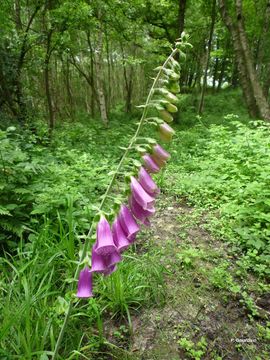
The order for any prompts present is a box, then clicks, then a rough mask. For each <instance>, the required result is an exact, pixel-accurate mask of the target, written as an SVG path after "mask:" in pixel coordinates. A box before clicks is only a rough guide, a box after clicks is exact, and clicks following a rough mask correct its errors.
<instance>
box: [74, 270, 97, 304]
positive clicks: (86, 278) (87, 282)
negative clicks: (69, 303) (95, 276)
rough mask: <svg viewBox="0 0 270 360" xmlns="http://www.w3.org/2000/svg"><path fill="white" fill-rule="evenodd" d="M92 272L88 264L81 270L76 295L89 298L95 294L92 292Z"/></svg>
mask: <svg viewBox="0 0 270 360" xmlns="http://www.w3.org/2000/svg"><path fill="white" fill-rule="evenodd" d="M92 287H93V284H92V273H91V272H90V269H89V267H88V266H86V267H85V268H84V269H83V270H81V272H80V275H79V282H78V291H77V294H76V296H77V297H79V298H89V297H92V296H93V293H92Z"/></svg>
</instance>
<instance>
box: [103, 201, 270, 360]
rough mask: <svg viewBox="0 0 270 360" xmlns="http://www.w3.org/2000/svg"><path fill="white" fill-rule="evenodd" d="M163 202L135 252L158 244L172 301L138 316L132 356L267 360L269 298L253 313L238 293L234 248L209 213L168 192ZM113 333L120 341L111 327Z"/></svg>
mask: <svg viewBox="0 0 270 360" xmlns="http://www.w3.org/2000/svg"><path fill="white" fill-rule="evenodd" d="M158 203H159V206H158V211H157V213H156V215H155V216H154V217H153V219H152V226H151V228H149V230H148V229H147V230H145V232H144V234H143V235H142V236H141V237H140V238H139V240H138V241H139V245H138V247H137V251H138V252H140V251H147V246H151V247H156V248H157V249H159V256H160V258H159V259H157V261H160V262H161V264H162V265H163V266H164V268H165V269H166V270H165V291H166V297H165V298H166V302H165V305H164V306H161V307H155V308H151V307H150V308H147V309H143V310H140V312H139V313H138V314H135V315H133V317H132V325H133V335H132V337H131V339H129V341H127V343H126V346H123V347H125V348H126V349H127V350H128V351H129V353H132V354H133V355H132V356H131V357H130V356H128V357H127V359H130V358H131V359H133V358H136V359H141V360H176V359H196V360H197V359H216V360H218V359H228V360H229V359H230V360H234V359H235V360H236V359H247V360H248V359H252V360H254V359H256V360H257V359H258V360H259V359H265V360H266V359H269V358H270V353H269V352H268V351H267V341H266V340H265V337H264V334H260V331H259V330H260V327H261V325H260V323H262V324H263V323H264V322H265V321H267V317H268V315H269V313H268V310H267V306H269V297H268V298H267V299H266V298H264V299H256V301H258V303H260V301H261V303H260V304H261V307H259V306H258V307H257V308H256V309H257V310H258V309H259V310H260V311H259V313H257V312H256V316H252V315H251V314H250V309H247V307H246V306H245V305H246V304H245V301H244V300H243V299H241V296H239V293H238V291H237V293H235V294H234V291H233V287H238V286H239V285H238V284H237V282H235V280H232V279H233V277H232V275H231V274H233V271H234V261H235V259H234V256H233V254H232V253H231V252H230V246H229V245H228V244H226V243H224V242H223V241H221V240H219V239H216V238H214V237H213V236H212V235H211V234H210V233H209V231H208V230H207V216H206V214H202V213H201V212H199V211H198V210H196V209H195V208H192V207H190V206H189V205H188V204H187V202H186V201H185V200H184V199H179V198H178V199H177V198H174V197H167V196H166V197H165V196H162V197H161V198H160V199H159V201H158ZM145 241H146V242H147V243H148V245H145ZM249 281H250V282H251V283H252V281H255V279H254V280H253V278H252V277H250V279H249ZM228 283H229V285H230V290H231V291H228ZM240 286H241V284H240ZM262 300H264V301H262ZM268 319H269V317H268ZM108 337H109V339H110V341H112V342H114V343H115V339H114V338H113V329H112V328H111V327H110V331H109V332H108ZM117 345H118V346H119V345H120V346H121V343H119V342H118V344H117ZM268 349H269V348H268ZM117 358H118V357H117Z"/></svg>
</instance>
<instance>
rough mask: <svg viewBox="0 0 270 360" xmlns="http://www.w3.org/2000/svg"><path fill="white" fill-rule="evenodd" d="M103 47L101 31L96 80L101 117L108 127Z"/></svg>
mask: <svg viewBox="0 0 270 360" xmlns="http://www.w3.org/2000/svg"><path fill="white" fill-rule="evenodd" d="M102 47H103V34H102V31H101V30H100V32H99V38H98V47H97V50H96V80H97V93H98V103H99V110H100V115H101V120H102V122H103V123H104V125H105V126H106V127H107V126H108V116H107V109H106V99H105V95H104V89H103V83H102Z"/></svg>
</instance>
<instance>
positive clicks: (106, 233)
mask: <svg viewBox="0 0 270 360" xmlns="http://www.w3.org/2000/svg"><path fill="white" fill-rule="evenodd" d="M116 250H117V249H116V246H115V243H114V241H113V236H112V232H111V228H110V224H109V223H108V221H107V220H106V218H105V217H104V216H101V219H100V220H99V223H98V225H97V241H96V248H95V251H96V253H97V254H98V255H108V254H110V253H113V252H115V251H116Z"/></svg>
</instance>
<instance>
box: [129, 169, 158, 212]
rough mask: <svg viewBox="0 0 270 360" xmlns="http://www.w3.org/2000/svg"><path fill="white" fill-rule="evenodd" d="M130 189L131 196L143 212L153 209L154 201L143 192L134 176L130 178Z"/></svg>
mask: <svg viewBox="0 0 270 360" xmlns="http://www.w3.org/2000/svg"><path fill="white" fill-rule="evenodd" d="M130 188H131V191H132V196H134V198H135V199H136V201H137V203H138V204H140V205H141V207H142V208H143V209H144V210H147V209H151V208H152V207H153V205H154V203H155V199H154V198H153V197H152V196H150V195H149V194H148V193H147V192H146V191H145V190H144V188H143V187H142V185H141V184H140V183H139V182H138V180H137V179H135V177H134V176H131V184H130Z"/></svg>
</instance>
